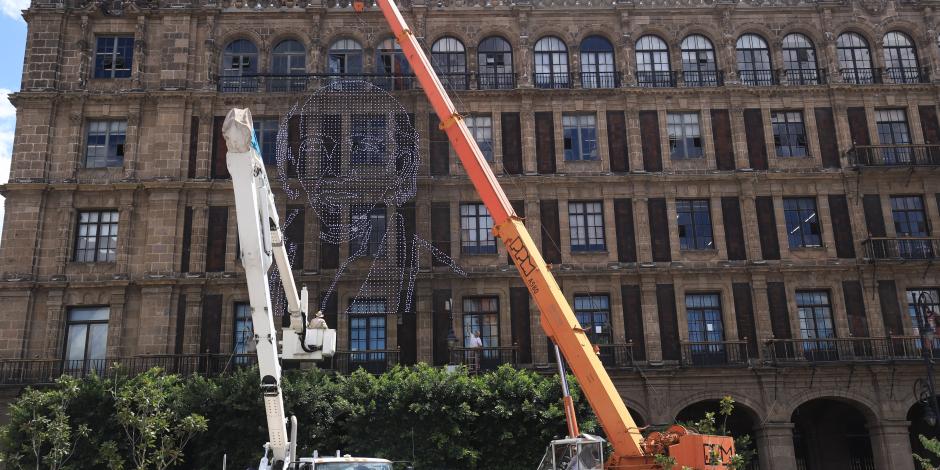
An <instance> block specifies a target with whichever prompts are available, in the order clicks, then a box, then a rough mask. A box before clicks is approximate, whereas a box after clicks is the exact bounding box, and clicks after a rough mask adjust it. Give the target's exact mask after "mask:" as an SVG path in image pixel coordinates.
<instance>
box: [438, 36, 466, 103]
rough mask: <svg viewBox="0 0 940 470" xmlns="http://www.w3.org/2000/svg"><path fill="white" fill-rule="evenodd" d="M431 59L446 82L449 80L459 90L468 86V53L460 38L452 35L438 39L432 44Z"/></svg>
mask: <svg viewBox="0 0 940 470" xmlns="http://www.w3.org/2000/svg"><path fill="white" fill-rule="evenodd" d="M431 59H432V62H433V63H434V69H435V70H436V71H437V74H438V75H439V76H440V77H441V78H442V79H443V81H444V82H445V83H448V82H449V83H450V85H451V86H452V87H454V88H456V89H458V90H466V89H467V88H468V86H469V82H470V80H468V79H467V54H466V49H465V48H464V47H463V43H462V42H460V40H458V39H457V38H453V37H450V36H445V37H442V38H440V39H438V40H437V41H436V42H435V43H434V45H433V46H431Z"/></svg>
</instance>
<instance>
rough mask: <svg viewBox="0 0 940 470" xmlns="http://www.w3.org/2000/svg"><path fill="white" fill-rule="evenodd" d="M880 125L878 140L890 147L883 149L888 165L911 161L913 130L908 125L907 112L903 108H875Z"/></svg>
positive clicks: (883, 156)
mask: <svg viewBox="0 0 940 470" xmlns="http://www.w3.org/2000/svg"><path fill="white" fill-rule="evenodd" d="M875 122H876V123H877V125H878V142H879V143H881V145H887V146H888V147H886V148H882V149H881V157H882V158H883V159H884V163H885V164H886V165H896V164H902V163H911V157H912V155H911V148H910V147H905V146H906V145H910V144H911V130H910V128H909V127H908V125H907V113H906V112H905V111H904V110H903V109H878V110H875Z"/></svg>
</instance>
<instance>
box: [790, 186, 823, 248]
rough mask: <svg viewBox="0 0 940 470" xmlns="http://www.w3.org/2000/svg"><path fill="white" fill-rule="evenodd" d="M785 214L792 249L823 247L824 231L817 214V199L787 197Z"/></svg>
mask: <svg viewBox="0 0 940 470" xmlns="http://www.w3.org/2000/svg"><path fill="white" fill-rule="evenodd" d="M783 214H784V217H785V218H786V220H787V238H788V239H789V240H790V248H806V247H819V246H822V230H821V229H820V226H819V216H818V215H817V213H816V198H812V197H785V198H783Z"/></svg>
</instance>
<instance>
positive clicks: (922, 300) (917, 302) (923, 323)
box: [914, 292, 940, 427]
mask: <svg viewBox="0 0 940 470" xmlns="http://www.w3.org/2000/svg"><path fill="white" fill-rule="evenodd" d="M914 311H915V313H916V314H917V324H918V325H917V326H918V330H919V332H920V350H921V355H922V356H923V357H924V365H925V366H927V383H926V384H924V383H923V382H922V381H920V380H918V382H920V384H919V385H920V388H923V386H924V385H926V388H927V390H923V391H922V392H921V393H920V395H921V399H922V400H923V401H925V402H926V405H927V406H928V408H927V410H926V411H925V413H924V421H926V422H927V424H928V425H929V426H930V427H936V426H937V424H938V423H940V407H938V405H937V393H936V388H935V387H934V380H933V340H934V335H935V330H934V328H933V327H932V326H931V322H930V320H931V319H933V317H934V316H935V315H936V313H934V312H933V310H932V309H931V308H930V304H929V297H928V296H927V292H921V293H920V294H919V295H918V296H917V298H915V299H914ZM923 392H926V395H927V396H926V397H924V396H923V395H924V393H923Z"/></svg>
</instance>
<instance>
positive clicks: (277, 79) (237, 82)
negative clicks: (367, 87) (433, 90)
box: [218, 73, 418, 93]
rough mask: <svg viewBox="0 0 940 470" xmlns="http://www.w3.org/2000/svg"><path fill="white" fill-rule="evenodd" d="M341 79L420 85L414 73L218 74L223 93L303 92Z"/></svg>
mask: <svg viewBox="0 0 940 470" xmlns="http://www.w3.org/2000/svg"><path fill="white" fill-rule="evenodd" d="M341 80H362V81H366V82H369V83H372V84H373V85H375V86H377V87H379V88H382V89H384V90H389V91H399V90H413V89H416V88H417V87H418V80H417V79H416V78H415V76H414V75H410V74H408V75H385V74H332V73H324V74H295V75H274V74H257V75H241V76H221V77H219V85H218V90H219V91H220V92H222V93H257V92H267V93H302V92H305V91H309V90H314V89H317V88H320V87H322V86H326V85H329V84H330V83H334V82H337V81H341Z"/></svg>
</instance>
